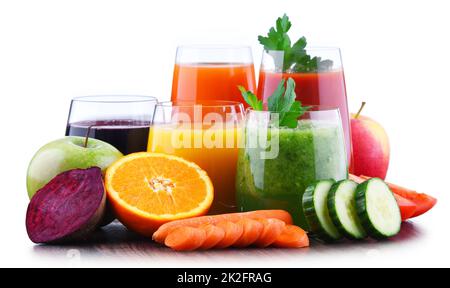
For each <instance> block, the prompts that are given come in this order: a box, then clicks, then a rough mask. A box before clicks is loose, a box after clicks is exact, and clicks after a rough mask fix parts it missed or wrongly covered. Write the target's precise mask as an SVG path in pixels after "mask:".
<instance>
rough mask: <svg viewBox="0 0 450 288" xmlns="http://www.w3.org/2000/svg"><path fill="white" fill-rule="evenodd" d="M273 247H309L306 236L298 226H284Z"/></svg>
mask: <svg viewBox="0 0 450 288" xmlns="http://www.w3.org/2000/svg"><path fill="white" fill-rule="evenodd" d="M273 245H274V246H275V247H279V248H304V247H309V238H308V234H306V232H305V231H304V230H303V229H302V228H300V227H298V226H295V225H286V227H285V228H284V230H283V233H281V235H280V236H279V237H278V238H277V240H276V241H275V243H273Z"/></svg>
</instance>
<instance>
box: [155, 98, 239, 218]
mask: <svg viewBox="0 0 450 288" xmlns="http://www.w3.org/2000/svg"><path fill="white" fill-rule="evenodd" d="M154 115H155V116H154V122H153V126H152V127H151V128H150V136H149V144H148V151H150V152H158V153H166V154H172V155H177V156H180V157H182V158H184V159H186V160H189V161H192V162H194V163H196V164H198V165H199V166H200V167H201V168H202V169H204V170H205V171H206V172H207V173H208V175H209V177H210V178H211V181H212V182H213V185H214V202H213V205H212V207H211V210H210V213H211V214H220V213H230V212H236V211H237V208H236V207H237V206H236V190H235V181H236V171H237V158H238V148H239V147H238V146H239V143H241V142H240V137H241V125H242V122H243V119H244V107H243V105H242V104H241V103H239V102H230V101H195V102H185V101H178V102H166V103H160V104H158V105H157V107H156V109H155V114H154ZM180 173H183V171H180ZM186 201H189V199H186Z"/></svg>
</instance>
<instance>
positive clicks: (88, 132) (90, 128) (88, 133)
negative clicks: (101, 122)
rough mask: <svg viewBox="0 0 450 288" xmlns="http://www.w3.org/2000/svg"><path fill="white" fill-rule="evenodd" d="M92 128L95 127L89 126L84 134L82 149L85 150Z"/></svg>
mask: <svg viewBox="0 0 450 288" xmlns="http://www.w3.org/2000/svg"><path fill="white" fill-rule="evenodd" d="M94 126H95V125H91V126H89V127H88V129H87V132H86V138H85V140H84V148H87V145H88V143H89V135H90V134H91V130H92V127H94Z"/></svg>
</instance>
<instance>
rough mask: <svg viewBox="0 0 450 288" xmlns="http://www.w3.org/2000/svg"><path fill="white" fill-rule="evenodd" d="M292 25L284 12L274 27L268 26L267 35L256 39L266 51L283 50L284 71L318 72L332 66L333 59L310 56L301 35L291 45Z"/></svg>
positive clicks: (304, 39)
mask: <svg viewBox="0 0 450 288" xmlns="http://www.w3.org/2000/svg"><path fill="white" fill-rule="evenodd" d="M291 27H292V23H291V21H289V17H288V16H287V15H286V14H284V15H283V17H281V18H278V19H277V21H276V25H275V27H272V28H270V30H269V33H268V34H267V37H264V36H259V37H258V40H259V43H261V45H263V46H264V49H265V50H266V51H271V50H275V51H284V63H283V71H285V72H291V73H292V72H294V73H295V72H297V73H299V72H318V71H327V70H330V69H331V68H332V67H333V61H331V60H322V58H321V57H311V56H310V55H308V53H307V51H306V46H307V44H308V42H307V41H306V38H305V37H301V38H300V39H298V40H297V42H295V43H294V44H293V45H292V42H291V38H290V37H289V35H288V32H289V30H290V29H291Z"/></svg>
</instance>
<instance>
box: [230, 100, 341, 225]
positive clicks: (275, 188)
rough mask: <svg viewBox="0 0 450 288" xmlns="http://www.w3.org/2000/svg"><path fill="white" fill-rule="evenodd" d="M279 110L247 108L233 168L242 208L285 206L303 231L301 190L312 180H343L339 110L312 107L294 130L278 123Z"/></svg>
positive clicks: (281, 207) (247, 209)
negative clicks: (235, 167)
mask: <svg viewBox="0 0 450 288" xmlns="http://www.w3.org/2000/svg"><path fill="white" fill-rule="evenodd" d="M278 118H279V114H278V113H273V112H268V111H254V110H251V109H249V110H248V112H247V117H246V123H245V129H244V137H243V138H242V141H243V143H242V145H241V148H240V151H239V160H238V168H237V179H236V187H237V199H238V206H239V208H240V210H241V211H252V210H261V209H284V210H286V211H289V212H290V213H291V215H292V216H293V218H294V220H295V222H296V224H297V225H299V226H301V227H302V228H304V229H308V228H309V227H308V225H307V222H306V220H305V217H304V213H303V210H302V204H301V203H302V197H303V193H304V192H305V190H306V188H307V187H308V186H309V185H311V184H313V183H314V182H315V181H317V180H324V179H334V180H336V181H338V180H343V179H346V178H347V176H348V164H347V155H346V148H345V140H344V139H345V138H344V132H343V128H342V121H341V117H340V113H339V109H337V108H336V109H335V108H325V107H319V106H316V107H311V108H310V110H309V111H308V112H306V113H304V114H303V115H302V116H301V117H300V119H299V120H298V125H297V127H296V128H287V127H280V126H279V125H278Z"/></svg>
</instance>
